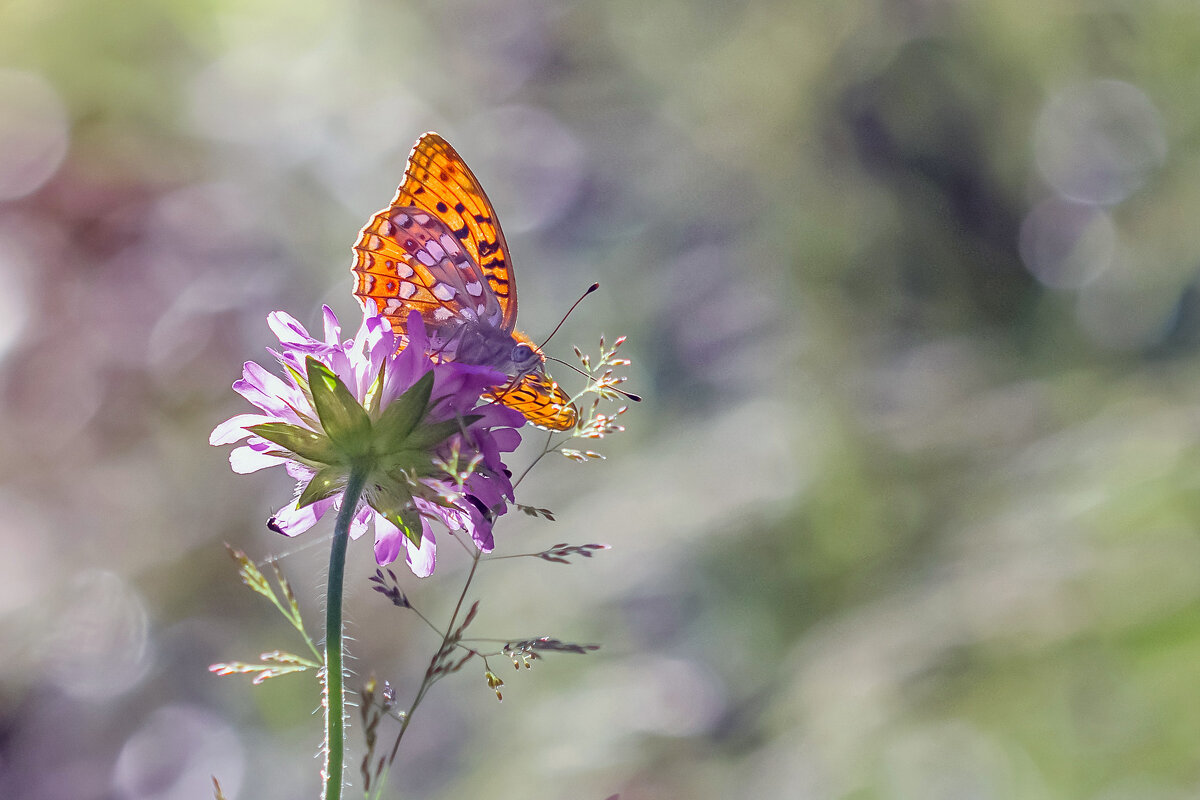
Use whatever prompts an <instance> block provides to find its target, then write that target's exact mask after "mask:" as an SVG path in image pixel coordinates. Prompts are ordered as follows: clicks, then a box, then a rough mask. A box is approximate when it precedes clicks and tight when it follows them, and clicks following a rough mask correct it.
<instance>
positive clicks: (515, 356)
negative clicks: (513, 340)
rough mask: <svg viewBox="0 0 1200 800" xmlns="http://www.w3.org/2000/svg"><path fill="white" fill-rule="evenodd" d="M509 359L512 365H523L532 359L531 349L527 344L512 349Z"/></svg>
mask: <svg viewBox="0 0 1200 800" xmlns="http://www.w3.org/2000/svg"><path fill="white" fill-rule="evenodd" d="M511 357H512V361H513V363H514V364H524V363H525V362H526V361H528V360H529V359H531V358H533V348H532V347H530V346H529V345H527V344H519V345H517V346H516V347H514V348H513V349H512V356H511Z"/></svg>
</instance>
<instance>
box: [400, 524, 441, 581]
mask: <svg viewBox="0 0 1200 800" xmlns="http://www.w3.org/2000/svg"><path fill="white" fill-rule="evenodd" d="M400 535H401V536H402V537H403V536H404V534H400ZM404 546H405V547H406V548H407V549H408V554H407V555H406V556H405V558H404V560H405V562H407V564H408V568H409V569H411V570H412V572H413V575H416V576H417V577H418V578H428V577H429V576H430V575H432V574H433V570H434V567H436V566H437V545H436V544H435V542H434V541H433V531H432V530H431V529H430V527H429V523H428V522H427V521H426V520H425V518H424V517H421V546H420V547H419V548H418V547H417V546H416V545H414V544H413V543H412V540H411V539H409V538H407V537H404Z"/></svg>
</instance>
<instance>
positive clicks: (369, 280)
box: [362, 275, 375, 294]
mask: <svg viewBox="0 0 1200 800" xmlns="http://www.w3.org/2000/svg"><path fill="white" fill-rule="evenodd" d="M374 288H375V276H374V275H363V276H362V291H364V292H366V293H367V294H370V293H371V290H372V289H374Z"/></svg>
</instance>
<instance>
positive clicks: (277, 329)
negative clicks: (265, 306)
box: [267, 311, 312, 344]
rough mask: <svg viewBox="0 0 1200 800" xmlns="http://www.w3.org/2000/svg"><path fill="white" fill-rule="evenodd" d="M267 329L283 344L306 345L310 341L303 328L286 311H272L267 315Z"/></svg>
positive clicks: (310, 338)
mask: <svg viewBox="0 0 1200 800" xmlns="http://www.w3.org/2000/svg"><path fill="white" fill-rule="evenodd" d="M267 327H269V328H270V329H271V333H273V334H275V336H276V338H278V339H279V341H280V342H281V343H283V344H308V343H309V342H311V341H312V337H311V336H309V335H308V331H307V330H305V328H304V326H303V325H301V324H300V322H299V321H298V320H297V319H296V318H295V317H293V316H292V315H291V314H289V313H287V312H286V311H272V312H271V313H270V314H268V315H267Z"/></svg>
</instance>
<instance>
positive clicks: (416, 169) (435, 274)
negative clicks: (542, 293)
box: [353, 133, 578, 430]
mask: <svg viewBox="0 0 1200 800" xmlns="http://www.w3.org/2000/svg"><path fill="white" fill-rule="evenodd" d="M354 256H355V262H354V266H353V270H354V273H355V289H354V293H355V295H356V296H357V297H358V298H359V300H360V301H361V302H362V303H363V304H364V305H365V306H367V307H368V308H371V307H372V306H373V307H374V309H375V310H376V311H377V312H378V313H380V314H382V315H383V316H385V317H387V318H388V320H389V321H390V323H391V325H392V329H393V330H395V331H397V332H399V333H401V334H403V333H405V325H406V321H407V319H408V314H409V313H410V312H411V311H414V310H415V311H418V312H420V314H421V316H422V318H423V319H424V321H425V324H426V327H427V328H429V329H431V330H432V332H433V334H434V336H435V340H440V341H441V343H442V350H441V351H440V352H442V355H443V356H444V357H451V358H453V357H455V350H454V349H453V347H450V345H451V344H452V343H453V342H454V340H455V339H458V340H459V341H460V342H462V341H463V339H462V338H461V337H459V336H458V334H459V333H462V332H463V331H464V330H475V331H478V330H480V329H484V330H487V331H491V332H492V333H491V334H489V335H488V336H487V337H484V338H485V339H491V338H495V340H496V341H498V342H499V343H503V342H504V341H506V340H507V338H508V337H513V338H512V344H513V345H515V344H516V343H517V341H526V339H525V337H524V336H523V335H521V334H520V333H517V332H516V331H514V327H515V325H516V316H517V293H516V282H515V279H514V277H513V272H512V267H511V260H510V257H509V253H508V245H507V243H506V242H505V241H504V233H503V231H501V229H500V223H499V221H498V220H497V219H496V212H495V210H494V209H493V208H492V204H491V203H490V202H489V201H488V198H487V195H486V194H485V193H484V191H483V187H481V186H480V185H479V181H478V180H477V179H476V178H475V175H474V174H473V173H472V172H471V170H470V168H468V167H467V165H466V164H465V163H464V162H463V160H462V157H461V156H459V155H458V153H457V152H456V151H455V150H454V148H453V147H451V146H450V145H449V143H447V142H446V140H445V139H443V138H442V137H441V136H439V135H437V134H436V133H426V134H425V135H423V136H422V137H421V138H420V139H418V140H417V143H416V145H415V146H414V147H413V150H412V152H411V153H410V154H409V157H408V166H407V167H406V169H405V173H404V181H403V182H402V183H401V184H400V188H399V189H398V190H397V192H396V196H395V198H393V200H392V204H391V206H389V207H388V208H385V209H384V210H383V211H380V212H379V213H378V214H376V215H375V216H374V217H372V218H371V220H370V221H369V222H368V223H367V224H366V226H365V227H364V228H363V229H362V232H361V233H360V234H359V238H358V241H357V243H355V245H354ZM468 323H469V324H470V325H471V327H470V328H467V327H465V326H467V324H468ZM501 352H507V351H504V350H502V351H501ZM539 355H540V354H539ZM459 357H460V358H462V359H463V360H469V358H470V356H469V355H467V354H463V355H461V356H459ZM488 365H489V366H497V364H496V363H495V362H494V361H490V360H489V363H488ZM499 366H500V368H502V369H504V368H505V366H506V365H499ZM507 366H508V367H511V366H512V364H511V363H509V364H507ZM508 371H509V374H510V375H512V376H514V378H513V381H514V382H513V384H512V385H510V386H508V387H504V388H500V389H497V390H496V391H495V392H493V393H492V396H493V397H494V398H495V399H496V400H498V401H499V402H501V403H503V404H504V405H507V406H509V407H510V408H514V409H516V410H517V411H520V412H521V413H523V414H524V415H525V416H526V418H527V419H529V420H530V422H532V423H533V424H535V425H538V426H540V427H545V428H550V429H552V430H566V429H567V428H570V427H572V426H573V425H574V424H575V422H576V419H577V417H578V412H577V410H576V409H575V407H574V406H573V405H572V404H571V403H570V400H569V398H568V397H567V396H566V394H565V393H564V392H563V391H562V389H560V388H559V386H558V384H556V383H555V382H554V381H553V380H551V379H550V378H549V377H547V376H546V375H545V374H544V373H543V370H542V368H541V367H540V365H538V366H537V368H536V370H534V371H532V372H525V371H524V369H521V370H513V369H509V370H508Z"/></svg>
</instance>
